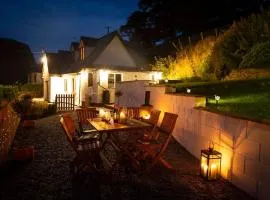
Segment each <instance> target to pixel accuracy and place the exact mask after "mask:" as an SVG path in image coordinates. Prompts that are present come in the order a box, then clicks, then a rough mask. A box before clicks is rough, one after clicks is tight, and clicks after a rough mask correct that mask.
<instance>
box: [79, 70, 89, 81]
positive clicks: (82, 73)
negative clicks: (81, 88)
mask: <svg viewBox="0 0 270 200" xmlns="http://www.w3.org/2000/svg"><path fill="white" fill-rule="evenodd" d="M80 75H81V79H82V80H87V79H88V72H87V70H84V69H83V70H82V71H80Z"/></svg>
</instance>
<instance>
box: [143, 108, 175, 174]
mask: <svg viewBox="0 0 270 200" xmlns="http://www.w3.org/2000/svg"><path fill="white" fill-rule="evenodd" d="M177 118H178V115H177V114H173V113H168V112H165V114H164V117H163V119H162V122H161V125H160V127H159V130H161V131H162V132H163V133H165V134H166V138H165V140H164V141H163V142H162V144H161V146H160V148H159V150H158V152H157V153H156V155H154V156H153V159H152V162H151V163H150V165H149V166H148V167H147V169H146V170H145V172H149V171H150V170H151V168H152V167H153V166H154V165H155V164H156V163H157V162H158V161H159V159H160V158H161V156H162V154H163V152H164V151H165V150H166V148H167V146H168V144H169V142H170V139H171V136H172V132H173V129H174V127H175V124H176V120H177Z"/></svg>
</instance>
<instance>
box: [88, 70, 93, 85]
mask: <svg viewBox="0 0 270 200" xmlns="http://www.w3.org/2000/svg"><path fill="white" fill-rule="evenodd" d="M91 86H93V74H92V73H88V87H91Z"/></svg>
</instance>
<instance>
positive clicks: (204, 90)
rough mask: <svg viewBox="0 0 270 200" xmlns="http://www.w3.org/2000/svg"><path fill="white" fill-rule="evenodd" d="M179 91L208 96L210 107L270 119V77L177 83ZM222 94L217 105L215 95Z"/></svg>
mask: <svg viewBox="0 0 270 200" xmlns="http://www.w3.org/2000/svg"><path fill="white" fill-rule="evenodd" d="M173 86H175V87H176V91H177V92H178V93H181V92H185V93H186V90H187V88H190V89H191V94H196V95H204V96H207V97H208V106H207V107H208V108H209V109H211V110H219V111H222V112H226V113H229V114H233V115H237V116H244V117H248V118H251V119H258V120H266V121H270V78H268V79H256V80H244V81H243V80H242V81H220V82H190V83H177V84H174V85H173ZM215 94H216V95H218V96H220V100H219V102H218V104H217V105H216V101H215V97H214V95H215Z"/></svg>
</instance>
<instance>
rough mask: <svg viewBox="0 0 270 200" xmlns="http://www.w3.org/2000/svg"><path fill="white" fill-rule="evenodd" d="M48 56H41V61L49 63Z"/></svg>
mask: <svg viewBox="0 0 270 200" xmlns="http://www.w3.org/2000/svg"><path fill="white" fill-rule="evenodd" d="M47 61H48V60H47V57H46V55H44V56H42V58H41V62H42V63H43V64H45V65H46V64H47Z"/></svg>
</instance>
